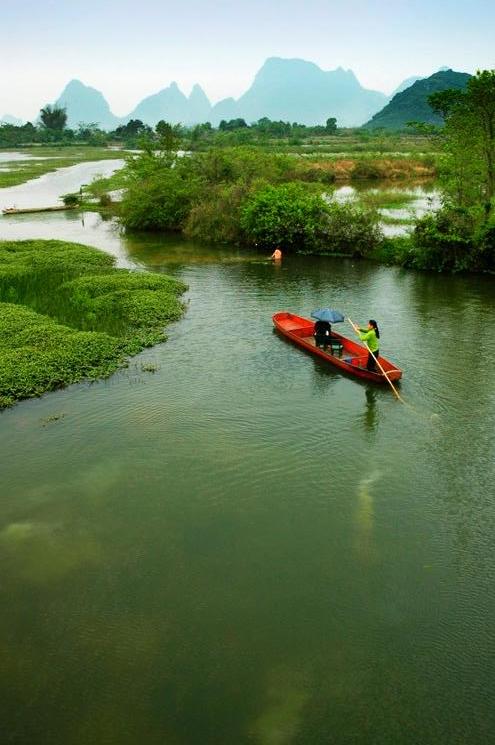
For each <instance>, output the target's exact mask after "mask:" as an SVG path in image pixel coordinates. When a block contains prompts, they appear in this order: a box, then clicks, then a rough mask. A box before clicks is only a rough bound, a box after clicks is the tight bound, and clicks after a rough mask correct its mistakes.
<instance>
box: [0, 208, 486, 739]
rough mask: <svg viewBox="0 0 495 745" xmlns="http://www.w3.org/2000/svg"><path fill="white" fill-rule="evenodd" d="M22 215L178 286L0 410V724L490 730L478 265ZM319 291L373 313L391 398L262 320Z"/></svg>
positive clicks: (92, 217)
mask: <svg viewBox="0 0 495 745" xmlns="http://www.w3.org/2000/svg"><path fill="white" fill-rule="evenodd" d="M34 236H36V237H51V238H55V237H56V238H63V239H68V240H77V241H81V242H85V243H88V244H91V245H96V246H98V247H100V248H102V249H103V250H107V251H110V252H111V253H113V254H114V255H115V256H117V257H118V259H119V263H120V264H121V265H123V266H125V265H137V266H139V267H146V268H148V269H150V270H151V271H156V272H166V273H169V274H172V275H174V276H177V277H180V278H181V279H183V280H184V281H185V282H187V283H188V285H189V292H188V295H187V301H188V307H187V312H186V315H185V317H184V319H183V320H182V321H181V322H179V323H177V324H175V325H174V326H173V327H171V328H170V332H169V340H168V342H167V343H166V344H163V345H159V346H157V347H155V348H153V349H149V350H147V351H145V352H144V353H142V354H141V355H139V356H138V357H137V358H134V359H133V360H131V362H130V365H129V367H128V368H127V369H126V370H123V371H122V372H120V373H118V374H117V375H114V376H113V377H112V378H110V379H109V380H108V381H104V382H100V383H96V384H83V385H76V386H72V387H70V388H68V389H66V390H64V391H60V392H56V393H52V394H49V395H46V396H44V397H42V398H41V399H37V400H32V401H26V402H22V403H21V404H19V405H17V406H16V407H14V408H12V409H11V410H8V411H5V412H3V413H2V414H1V415H0V452H1V458H2V468H1V486H0V488H1V500H0V560H1V566H2V580H1V584H0V599H1V607H2V614H1V616H0V630H1V635H0V638H1V639H2V663H1V668H0V678H1V692H2V695H1V701H2V704H1V709H2V717H1V721H2V729H3V740H2V742H6V743H15V744H16V745H17V744H18V743H19V744H21V743H22V745H24V743H30V744H33V745H34V744H36V745H40V744H43V745H44V744H45V743H46V744H47V745H48V743H49V745H59V743H60V745H87V744H88V743H91V744H92V745H110V744H111V745H113V744H114V743H115V745H135V744H137V743H140V745H141V744H142V745H159V744H160V745H163V743H167V745H168V744H169V743H170V744H173V745H175V744H177V745H189V744H190V743H194V744H196V743H198V744H201V745H203V743H211V744H212V745H213V744H215V745H217V744H220V745H221V744H223V743H225V745H232V744H233V743H236V744H237V743H239V744H242V743H260V744H261V745H285V743H287V744H288V743H295V744H296V745H308V744H313V743H314V744H315V745H316V744H317V743H318V744H319V743H335V744H337V745H347V743H356V744H358V745H361V744H362V745H370V743H374V744H376V745H386V744H388V743H390V745H401V744H404V745H406V744H407V745H419V744H421V745H430V743H431V745H439V743H446V744H447V743H448V744H449V745H456V744H459V745H461V743H462V744H463V745H467V744H468V743H469V745H476V744H477V743H480V744H481V743H488V742H489V741H491V738H492V737H493V731H494V726H495V706H494V690H495V630H494V629H495V626H494V624H493V618H494V613H495V553H494V551H493V535H494V529H495V489H494V483H495V445H494V436H493V433H494V425H495V369H494V366H493V360H494V359H495V335H494V333H493V328H494V327H495V293H494V280H493V278H488V277H482V276H475V277H448V276H436V275H428V274H416V273H413V272H405V271H402V270H400V269H398V268H395V267H394V268H390V267H383V266H378V265H375V264H372V263H366V262H353V261H350V260H342V259H332V258H308V257H287V258H286V259H285V260H284V262H283V264H282V266H274V265H272V264H271V263H270V262H267V261H265V260H264V257H263V256H254V255H250V254H244V253H241V252H238V251H235V250H234V251H227V250H224V251H218V250H216V249H210V248H205V247H199V246H197V245H195V244H192V243H188V242H184V241H180V240H178V239H170V238H168V239H166V238H161V237H159V236H151V237H150V236H148V237H143V238H139V237H138V238H136V237H134V238H129V237H126V236H125V235H123V234H122V233H120V232H119V230H118V228H117V226H116V225H115V223H114V222H113V221H112V220H106V221H104V220H102V219H101V218H100V217H99V216H98V215H96V214H94V213H87V214H85V215H83V216H80V215H76V214H75V213H71V214H65V213H64V214H60V213H55V214H47V215H38V216H33V215H29V216H28V215H25V216H17V217H9V218H0V237H4V238H5V237H8V238H15V237H19V238H21V237H34ZM326 304H330V305H332V306H335V307H337V308H340V309H341V310H343V311H345V312H346V313H348V314H349V315H351V316H352V317H353V318H355V319H356V320H358V321H361V322H364V321H366V320H367V319H368V317H369V316H372V317H375V318H377V319H378V321H379V323H380V326H381V330H382V339H381V341H382V351H383V354H385V355H386V356H387V357H390V358H392V359H393V360H394V361H395V362H397V363H398V364H399V365H400V366H401V367H402V368H403V369H404V371H405V374H404V379H403V381H402V385H401V394H402V396H403V397H404V399H405V401H406V405H403V404H401V403H400V402H398V401H396V400H395V399H394V397H393V395H392V393H391V391H390V390H389V389H387V388H385V387H384V388H379V387H375V386H373V385H371V384H365V383H361V382H357V381H355V380H353V379H350V378H348V377H345V376H344V375H341V374H339V373H338V372H336V371H334V370H333V369H331V368H329V367H327V366H325V365H324V364H321V363H320V362H318V361H316V360H314V359H313V358H311V357H309V356H308V355H306V354H305V353H304V352H302V351H300V350H298V349H296V348H294V347H293V346H291V345H290V344H289V343H287V342H285V341H284V340H283V339H281V338H280V337H279V336H277V334H276V333H275V332H274V331H273V329H272V323H271V315H272V313H274V312H275V311H279V310H284V309H287V310H291V311H293V312H295V313H300V314H301V315H308V314H309V313H310V311H311V310H312V309H313V308H315V307H318V306H321V305H326ZM339 330H340V329H339ZM342 330H343V329H342ZM143 368H145V369H148V368H150V369H152V370H154V372H149V371H148V372H147V371H145V370H143Z"/></svg>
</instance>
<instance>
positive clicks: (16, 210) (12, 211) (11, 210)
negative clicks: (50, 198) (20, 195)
mask: <svg viewBox="0 0 495 745" xmlns="http://www.w3.org/2000/svg"><path fill="white" fill-rule="evenodd" d="M72 209H74V207H72V206H66V205H63V206H60V207H59V206H57V207H6V208H5V209H4V210H2V212H3V214H4V215H25V214H28V213H30V212H61V211H62V210H72Z"/></svg>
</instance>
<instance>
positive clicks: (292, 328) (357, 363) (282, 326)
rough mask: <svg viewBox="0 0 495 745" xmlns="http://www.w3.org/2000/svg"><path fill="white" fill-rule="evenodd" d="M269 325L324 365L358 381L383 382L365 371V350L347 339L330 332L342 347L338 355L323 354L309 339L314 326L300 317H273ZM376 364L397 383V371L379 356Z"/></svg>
mask: <svg viewBox="0 0 495 745" xmlns="http://www.w3.org/2000/svg"><path fill="white" fill-rule="evenodd" d="M273 323H274V325H275V328H276V329H277V331H280V333H281V334H283V335H284V336H286V337H287V338H288V339H290V340H291V341H292V342H294V344H297V345H298V346H299V347H302V348H303V349H306V350H307V351H308V352H311V353H312V354H316V355H317V356H318V357H321V358H322V359H324V360H326V362H330V363H331V364H332V365H335V366H336V367H340V369H341V370H345V371H346V372H348V373H350V374H351V375H355V376H356V377H358V378H365V379H366V380H373V381H374V382H375V383H386V382H387V381H386V378H385V375H383V373H382V372H380V371H378V372H371V371H370V370H367V369H366V362H367V359H368V350H367V348H366V347H365V346H364V345H363V344H358V343H357V342H355V341H351V339H347V338H346V337H345V336H341V335H340V334H336V333H335V332H334V330H333V328H332V339H336V340H337V341H339V342H340V343H341V344H342V349H341V350H340V351H339V352H337V351H336V350H335V349H334V350H332V351H331V350H330V349H329V350H328V351H327V352H325V351H324V350H323V349H321V348H320V347H317V346H316V344H315V338H314V336H313V331H314V322H313V321H310V320H309V319H308V318H301V316H295V315H293V314H292V313H275V315H274V316H273ZM378 361H379V363H380V365H381V366H382V367H383V369H384V370H385V372H386V373H387V377H388V379H389V380H392V381H394V380H400V378H401V377H402V370H399V368H397V367H396V366H395V365H394V364H393V363H392V362H389V360H386V359H385V357H382V356H381V355H380V357H379V358H378Z"/></svg>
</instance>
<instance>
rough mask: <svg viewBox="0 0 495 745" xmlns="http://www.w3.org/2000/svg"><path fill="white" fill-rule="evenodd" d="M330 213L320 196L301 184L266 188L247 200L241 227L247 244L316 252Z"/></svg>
mask: <svg viewBox="0 0 495 745" xmlns="http://www.w3.org/2000/svg"><path fill="white" fill-rule="evenodd" d="M328 212H329V207H328V204H327V203H326V202H325V201H324V200H323V198H322V197H321V195H320V194H315V193H312V192H310V191H308V190H307V189H305V188H304V187H303V186H301V185H300V184H282V185H280V186H266V187H265V188H263V189H261V190H260V191H258V192H256V193H255V194H253V195H252V196H250V197H249V198H248V199H247V201H246V203H245V205H244V206H243V207H242V209H241V213H240V224H241V229H242V231H243V234H244V238H245V240H246V242H247V243H248V244H251V245H257V244H260V245H262V246H264V247H266V248H267V249H272V248H275V247H276V246H280V247H281V248H283V249H285V250H287V251H316V250H318V249H319V248H321V245H322V242H323V241H324V239H325V237H326V232H327V231H326V228H327V215H328Z"/></svg>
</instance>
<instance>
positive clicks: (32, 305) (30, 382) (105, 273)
mask: <svg viewBox="0 0 495 745" xmlns="http://www.w3.org/2000/svg"><path fill="white" fill-rule="evenodd" d="M113 264H114V259H113V258H112V257H110V256H108V255H106V254H103V253H101V252H99V251H97V250H96V249H93V248H90V247H87V246H82V245H79V244H70V243H64V242H60V241H19V242H3V243H0V408H1V407H5V406H8V405H10V404H12V403H14V402H15V401H17V400H20V399H23V398H29V397H32V396H39V395H41V394H42V393H44V392H46V391H50V390H54V389H55V388H60V387H63V386H65V385H69V384H70V383H75V382H77V381H81V380H95V379H97V378H104V377H107V376H108V375H110V374H111V373H113V372H115V370H117V369H118V368H119V367H120V366H122V365H123V364H124V363H125V361H126V359H127V357H128V356H129V355H133V354H136V353H137V352H139V351H140V350H141V349H143V348H144V347H146V346H151V345H152V344H156V343H157V342H159V341H163V340H164V339H165V338H166V337H165V335H164V327H165V325H166V324H167V323H169V322H170V321H173V320H177V319H178V318H180V316H181V315H182V313H183V305H182V303H181V302H180V299H179V297H180V295H181V294H182V293H183V292H184V290H185V289H186V287H185V285H184V284H182V283H181V282H178V281H176V280H174V279H172V278H171V277H166V276H163V275H153V274H148V273H145V272H139V273H138V272H136V273H133V272H130V271H128V270H123V269H115V268H114V266H113Z"/></svg>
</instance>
